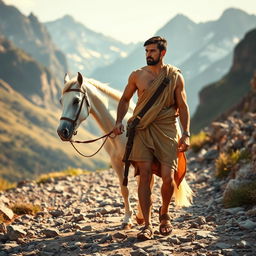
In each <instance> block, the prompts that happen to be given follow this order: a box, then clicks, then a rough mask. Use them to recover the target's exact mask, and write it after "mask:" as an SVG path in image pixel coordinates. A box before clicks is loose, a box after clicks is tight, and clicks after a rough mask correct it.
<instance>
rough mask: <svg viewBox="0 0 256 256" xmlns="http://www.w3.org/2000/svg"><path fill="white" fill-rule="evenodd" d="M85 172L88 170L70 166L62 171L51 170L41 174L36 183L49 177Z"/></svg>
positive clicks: (75, 174)
mask: <svg viewBox="0 0 256 256" xmlns="http://www.w3.org/2000/svg"><path fill="white" fill-rule="evenodd" d="M86 173H88V171H84V170H81V169H73V168H70V169H67V170H65V171H62V172H51V173H47V174H42V175H40V176H39V178H38V179H37V183H44V182H47V181H48V180H50V179H55V178H61V177H65V176H77V175H81V174H86Z"/></svg>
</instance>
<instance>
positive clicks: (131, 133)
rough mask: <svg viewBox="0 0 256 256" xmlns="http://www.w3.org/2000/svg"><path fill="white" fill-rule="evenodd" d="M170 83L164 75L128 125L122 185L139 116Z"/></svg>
mask: <svg viewBox="0 0 256 256" xmlns="http://www.w3.org/2000/svg"><path fill="white" fill-rule="evenodd" d="M169 83H170V78H169V77H165V78H164V80H163V82H162V83H161V84H160V85H159V86H158V88H157V89H156V91H155V93H154V94H153V95H152V96H151V98H150V99H149V100H148V102H147V103H146V104H145V106H144V107H143V108H142V110H141V111H140V112H139V114H138V115H137V116H136V118H135V119H133V121H132V123H131V125H130V131H129V133H128V140H127V143H126V149H125V155H124V159H123V161H124V162H125V170H124V180H123V185H124V186H127V184H128V174H129V167H130V164H131V163H130V161H129V156H130V153H131V151H132V146H133V139H134V136H135V128H136V126H137V125H138V124H139V122H140V120H141V118H142V117H143V116H144V115H145V114H146V112H147V111H148V110H149V109H150V107H151V106H152V105H153V104H154V103H155V101H156V100H157V98H158V97H159V95H160V94H161V93H162V92H163V90H164V89H165V87H166V86H167V85H168V84H169Z"/></svg>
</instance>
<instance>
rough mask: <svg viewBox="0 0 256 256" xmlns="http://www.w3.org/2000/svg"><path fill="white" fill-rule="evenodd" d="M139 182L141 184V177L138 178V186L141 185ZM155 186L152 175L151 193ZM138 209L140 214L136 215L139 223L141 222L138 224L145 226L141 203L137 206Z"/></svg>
mask: <svg viewBox="0 0 256 256" xmlns="http://www.w3.org/2000/svg"><path fill="white" fill-rule="evenodd" d="M139 182H140V175H138V176H137V184H138V185H139ZM153 185H154V175H152V178H151V182H150V190H151V192H152V188H153ZM137 209H138V213H137V214H136V218H137V222H140V223H138V224H143V223H144V217H143V214H142V210H141V206H140V203H139V202H138V205H137Z"/></svg>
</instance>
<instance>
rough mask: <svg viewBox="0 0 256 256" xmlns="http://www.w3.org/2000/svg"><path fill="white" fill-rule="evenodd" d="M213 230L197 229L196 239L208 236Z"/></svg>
mask: <svg viewBox="0 0 256 256" xmlns="http://www.w3.org/2000/svg"><path fill="white" fill-rule="evenodd" d="M210 233H211V232H210V231H197V232H196V239H202V238H207V237H208V236H209V234H210Z"/></svg>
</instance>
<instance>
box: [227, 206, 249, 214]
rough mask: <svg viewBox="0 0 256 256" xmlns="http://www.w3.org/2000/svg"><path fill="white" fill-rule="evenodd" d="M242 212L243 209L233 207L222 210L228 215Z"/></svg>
mask: <svg viewBox="0 0 256 256" xmlns="http://www.w3.org/2000/svg"><path fill="white" fill-rule="evenodd" d="M243 210H244V208H242V207H234V208H228V209H224V212H226V213H228V214H236V213H238V212H240V211H243Z"/></svg>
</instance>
